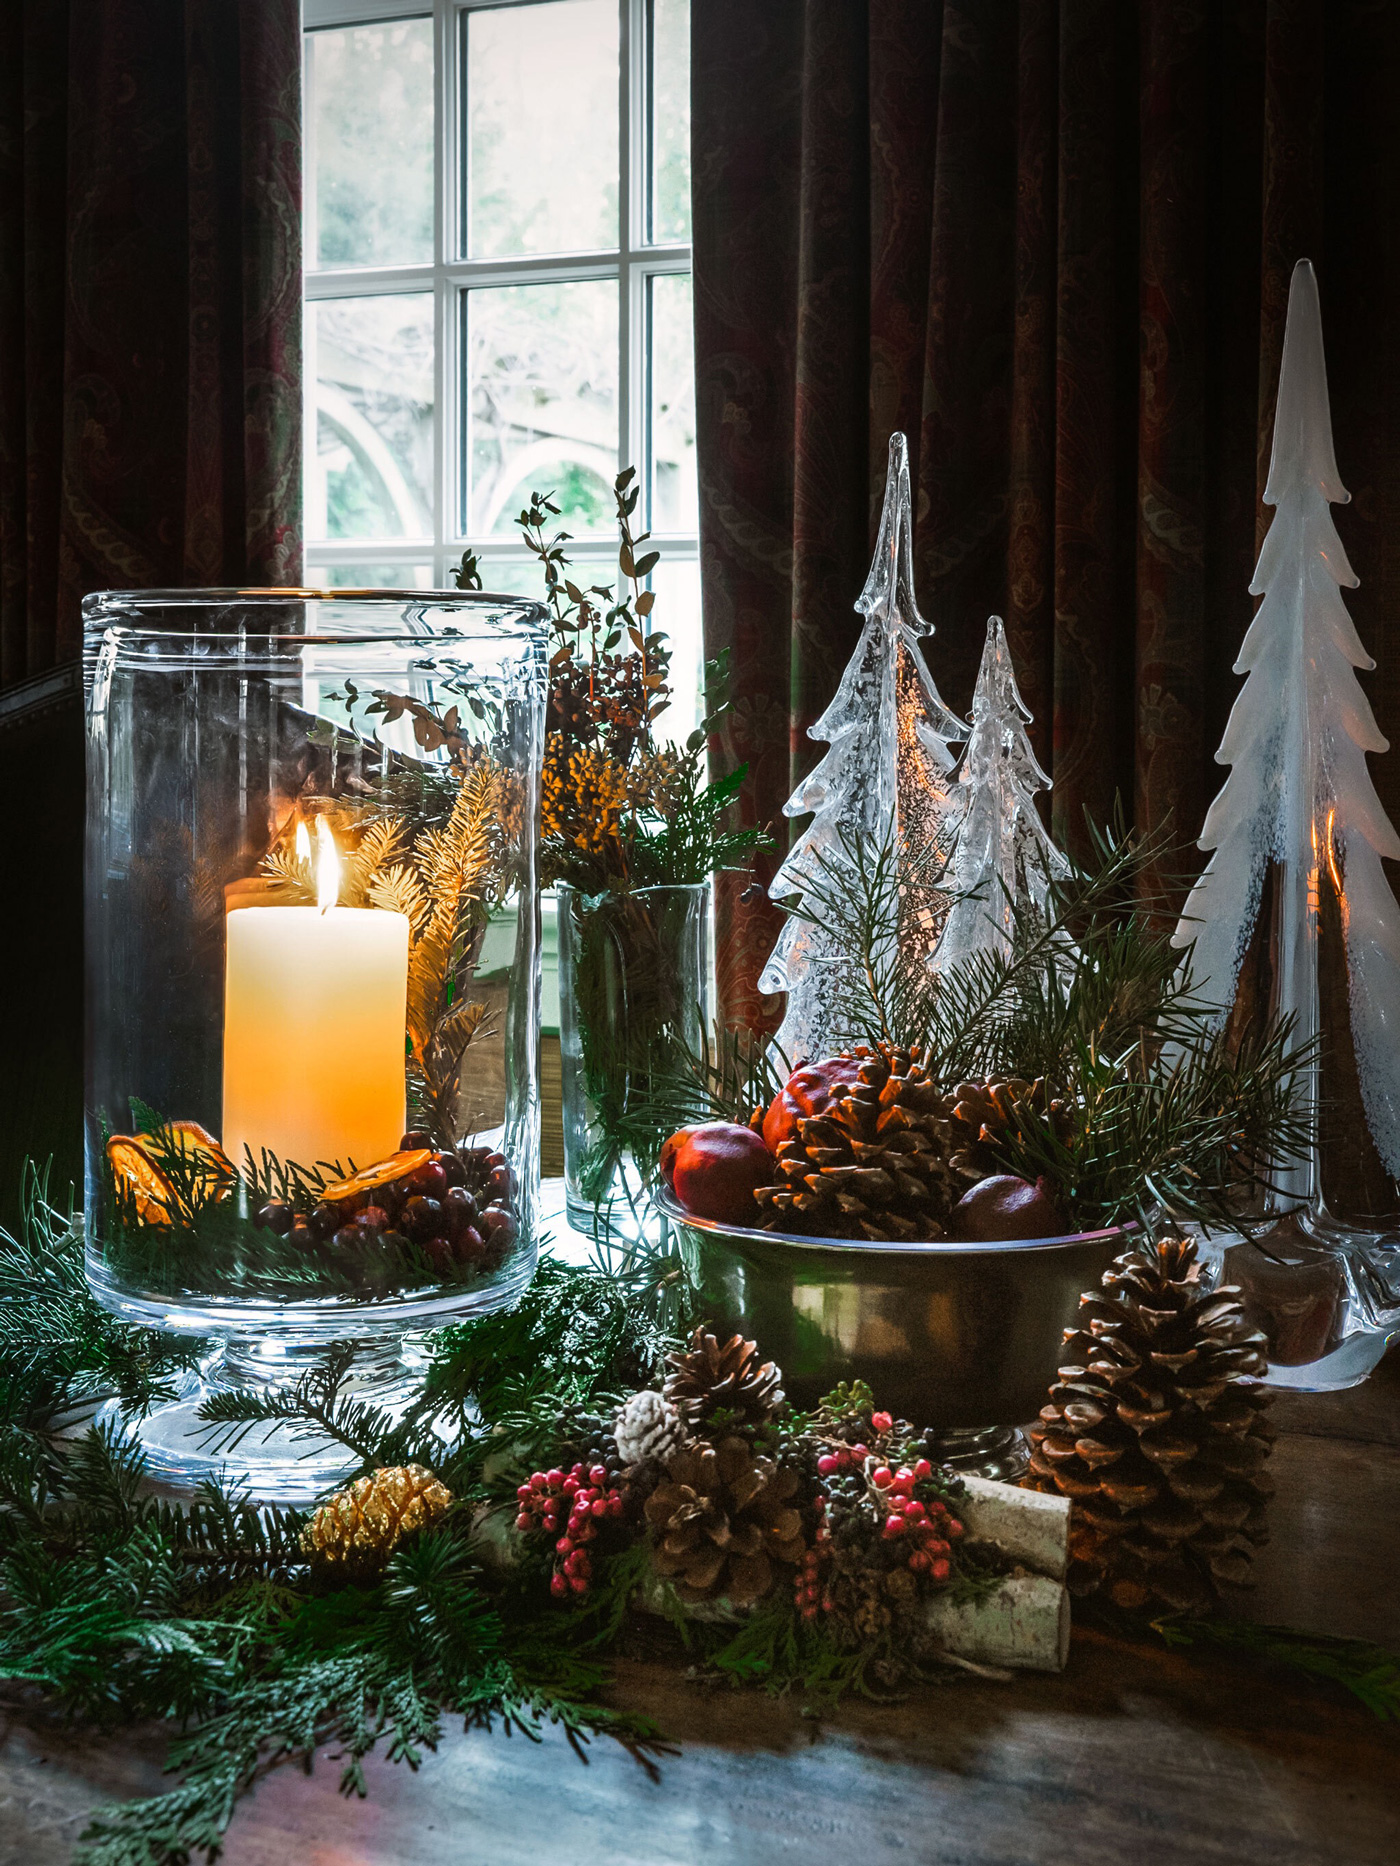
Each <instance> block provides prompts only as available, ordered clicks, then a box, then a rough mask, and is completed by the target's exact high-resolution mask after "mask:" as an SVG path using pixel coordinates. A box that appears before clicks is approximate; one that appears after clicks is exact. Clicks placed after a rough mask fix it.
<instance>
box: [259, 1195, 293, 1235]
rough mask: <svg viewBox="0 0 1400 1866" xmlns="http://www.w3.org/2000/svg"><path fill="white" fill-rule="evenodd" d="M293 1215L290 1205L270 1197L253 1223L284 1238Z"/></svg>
mask: <svg viewBox="0 0 1400 1866" xmlns="http://www.w3.org/2000/svg"><path fill="white" fill-rule="evenodd" d="M295 1216H296V1214H295V1212H293V1210H292V1208H291V1206H290V1205H284V1204H283V1203H282V1201H281V1200H280V1199H272V1200H270V1201H269V1202H268V1203H267V1204H266V1205H264V1206H263V1208H262V1210H261V1211H260V1212H259V1213H258V1215H257V1217H256V1218H255V1219H254V1220H253V1223H254V1224H255V1225H257V1226H258V1227H259V1229H263V1228H266V1229H267V1230H268V1231H275V1232H276V1233H277V1235H278V1237H280V1238H284V1237H286V1235H287V1233H288V1232H289V1231H290V1230H291V1228H292V1220H293V1218H294V1217H295Z"/></svg>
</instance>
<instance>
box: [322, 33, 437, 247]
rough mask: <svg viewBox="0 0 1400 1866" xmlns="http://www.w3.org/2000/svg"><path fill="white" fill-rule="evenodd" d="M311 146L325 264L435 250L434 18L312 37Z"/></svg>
mask: <svg viewBox="0 0 1400 1866" xmlns="http://www.w3.org/2000/svg"><path fill="white" fill-rule="evenodd" d="M307 46H308V54H309V56H308V67H307V68H308V74H309V77H310V96H309V98H308V99H307V102H308V105H309V113H308V114H309V116H310V123H309V126H308V127H309V131H310V134H309V136H308V139H307V142H308V149H307V153H308V156H309V157H310V159H311V161H312V162H313V164H314V166H315V176H314V179H313V182H312V186H313V188H314V190H315V205H316V257H315V261H314V263H315V264H317V265H322V266H391V265H408V264H412V263H414V262H419V261H422V262H427V261H431V259H432V257H433V23H432V21H431V20H430V19H409V20H400V21H397V22H394V23H391V24H386V25H383V26H350V27H346V28H343V29H341V30H340V31H335V32H314V33H308V35H307Z"/></svg>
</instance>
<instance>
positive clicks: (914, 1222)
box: [755, 1043, 980, 1240]
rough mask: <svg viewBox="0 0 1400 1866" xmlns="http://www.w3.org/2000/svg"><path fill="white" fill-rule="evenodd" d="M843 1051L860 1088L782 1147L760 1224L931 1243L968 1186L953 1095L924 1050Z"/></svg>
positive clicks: (800, 1126)
mask: <svg viewBox="0 0 1400 1866" xmlns="http://www.w3.org/2000/svg"><path fill="white" fill-rule="evenodd" d="M850 1054H852V1055H854V1056H861V1057H862V1060H861V1066H860V1080H859V1082H858V1083H857V1084H856V1085H855V1086H854V1087H853V1088H852V1089H851V1090H850V1092H849V1094H847V1095H844V1096H842V1097H841V1099H840V1100H839V1101H834V1102H833V1103H832V1105H831V1107H830V1109H829V1110H828V1111H827V1112H826V1113H825V1114H820V1115H811V1116H808V1117H806V1118H805V1119H799V1120H798V1122H797V1133H796V1135H795V1136H794V1137H793V1138H792V1139H790V1140H785V1141H784V1142H783V1143H782V1145H781V1146H780V1147H779V1149H778V1171H779V1173H780V1174H781V1180H780V1183H779V1184H777V1185H773V1186H765V1187H764V1188H762V1189H761V1190H760V1191H759V1192H758V1193H757V1194H756V1195H755V1196H756V1197H757V1199H758V1202H759V1204H760V1206H762V1207H764V1208H765V1211H766V1217H765V1220H764V1222H765V1223H766V1224H767V1225H768V1227H769V1228H770V1229H773V1230H781V1231H798V1232H806V1233H808V1234H809V1235H812V1236H818V1237H852V1238H875V1239H892V1240H898V1239H904V1240H915V1239H917V1240H926V1239H930V1238H936V1237H938V1236H940V1235H941V1233H942V1221H943V1220H944V1219H945V1218H946V1217H947V1215H948V1213H949V1212H950V1211H951V1210H952V1208H953V1206H954V1205H956V1204H957V1202H958V1200H959V1199H960V1198H961V1197H962V1194H963V1192H964V1191H965V1189H966V1185H967V1175H966V1174H965V1173H963V1172H960V1171H959V1170H958V1169H957V1168H956V1167H955V1166H954V1165H953V1159H952V1156H953V1154H954V1152H955V1151H956V1149H957V1137H956V1135H955V1132H954V1128H953V1123H952V1113H953V1101H952V1097H951V1096H946V1095H944V1094H943V1093H942V1092H941V1091H940V1090H939V1088H938V1086H937V1084H936V1083H935V1082H934V1081H933V1079H932V1077H931V1076H930V1075H929V1072H928V1066H927V1062H926V1058H925V1053H924V1052H923V1051H922V1050H918V1049H913V1050H905V1049H896V1048H895V1047H894V1046H892V1045H890V1044H885V1043H882V1044H880V1045H878V1046H877V1047H876V1048H875V1049H874V1050H871V1051H870V1052H869V1053H868V1054H864V1055H862V1052H861V1051H859V1050H856V1051H852V1052H850ZM979 1176H980V1175H974V1177H979Z"/></svg>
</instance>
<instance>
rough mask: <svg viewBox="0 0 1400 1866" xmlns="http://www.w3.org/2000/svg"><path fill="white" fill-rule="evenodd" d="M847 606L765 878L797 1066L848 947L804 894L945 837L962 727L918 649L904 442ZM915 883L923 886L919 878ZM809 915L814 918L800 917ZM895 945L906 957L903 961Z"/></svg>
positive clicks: (811, 1053) (893, 454) (769, 986)
mask: <svg viewBox="0 0 1400 1866" xmlns="http://www.w3.org/2000/svg"><path fill="white" fill-rule="evenodd" d="M855 606H856V610H857V612H858V613H859V614H861V615H863V616H864V617H865V618H866V621H865V627H864V629H863V630H862V631H861V636H860V640H859V642H858V643H857V644H856V651H855V653H854V654H853V655H852V656H851V659H850V661H849V663H848V664H847V666H846V670H845V672H844V673H843V675H842V676H841V681H840V684H839V686H838V687H837V690H836V695H835V698H834V699H833V700H832V702H831V705H830V706H829V707H828V708H827V709H826V711H825V712H824V713H823V714H822V716H821V718H820V719H819V720H817V722H816V724H815V725H813V726H812V727H810V728H809V736H810V737H811V738H813V739H820V740H824V741H825V742H826V743H827V745H828V746H829V747H830V749H829V750H828V752H827V754H826V756H825V757H824V758H823V759H822V760H821V762H820V764H818V765H817V767H816V768H815V770H813V772H812V773H811V775H810V776H809V777H807V778H806V779H804V781H803V782H802V783H801V784H799V785H798V787H797V789H796V790H795V791H794V792H793V794H792V796H791V797H790V798H789V799H788V802H787V804H786V805H785V814H786V815H788V816H806V815H809V814H810V815H811V816H812V819H813V820H812V822H811V823H810V824H809V825H808V827H807V829H806V830H805V831H804V832H803V834H802V835H801V836H800V837H799V838H798V840H797V842H796V843H794V845H793V847H792V849H791V851H790V853H789V855H788V857H787V860H786V861H785V862H784V863H783V865H782V867H781V868H780V869H779V870H778V873H777V874H776V876H775V877H774V879H773V881H772V883H771V885H770V886H769V890H768V892H769V894H770V895H771V897H772V898H773V900H775V901H777V902H779V903H780V904H781V905H784V906H787V907H789V908H790V909H793V910H794V911H792V912H790V915H789V918H788V921H787V924H786V925H785V926H784V928H783V931H782V933H781V935H780V936H779V939H778V943H777V945H776V946H775V947H774V949H773V952H772V954H771V956H770V958H769V960H768V963H767V965H766V966H765V967H764V970H763V973H762V975H761V977H760V979H759V989H760V990H761V991H785V992H786V993H787V1008H786V1012H785V1014H784V1018H783V1023H782V1027H781V1029H780V1030H779V1032H778V1035H777V1042H778V1045H779V1047H780V1048H781V1050H782V1052H783V1054H784V1056H785V1057H787V1058H788V1059H789V1061H790V1062H792V1063H793V1064H794V1065H795V1064H797V1063H798V1062H800V1061H804V1060H814V1059H816V1058H817V1057H819V1056H823V1055H829V1054H830V1053H831V1051H832V1050H833V1049H834V1048H837V1047H839V1045H840V1043H841V1042H842V1040H843V1038H844V1035H845V1033H844V1032H843V1030H842V1029H841V1027H840V1018H839V1011H838V1009H837V1003H838V999H839V996H840V990H839V979H840V974H841V970H842V966H843V962H844V960H845V958H846V955H845V954H843V952H842V951H841V950H840V946H841V940H840V936H839V935H838V933H837V932H836V930H835V929H833V928H832V927H830V926H828V925H825V924H822V923H821V922H820V921H819V920H818V919H817V918H816V917H815V910H814V909H812V907H811V902H810V899H809V900H808V908H809V912H808V914H804V913H803V911H802V905H803V901H804V897H810V896H811V894H812V892H813V890H814V889H817V890H818V891H820V892H822V893H824V894H825V895H826V896H827V897H828V898H829V897H830V894H831V891H832V888H833V885H839V877H840V875H841V872H842V868H843V866H849V864H850V862H851V859H852V851H853V850H854V849H855V848H857V847H863V848H865V849H867V850H879V849H883V848H886V847H890V848H892V849H893V851H894V857H895V863H896V867H897V868H899V869H903V870H905V871H907V873H908V874H909V876H910V877H911V878H913V877H915V876H916V875H921V874H922V873H923V871H924V869H925V867H926V863H927V859H928V855H929V852H930V851H932V850H934V849H935V848H937V847H938V846H939V844H940V842H941V841H942V840H943V839H945V837H946V830H947V823H948V818H949V813H950V811H951V808H952V795H951V780H952V771H953V764H954V755H953V750H952V747H953V745H955V744H958V743H960V742H961V741H962V740H963V739H965V738H966V736H967V727H966V725H965V724H964V722H963V721H962V720H960V719H959V718H958V717H957V715H956V714H955V713H952V712H950V711H949V710H948V708H947V707H946V706H945V705H944V703H943V701H942V699H941V698H940V697H939V694H938V691H937V689H936V688H935V686H934V684H933V681H932V679H931V678H930V677H929V673H928V669H927V667H926V666H925V664H924V659H923V655H922V653H921V651H920V649H919V645H918V644H919V641H920V639H921V638H923V637H926V636H928V635H931V634H932V633H933V629H932V625H931V624H930V623H928V622H926V621H925V620H924V618H923V617H922V616H921V615H920V614H919V609H918V605H917V603H916V602H915V600H914V557H913V507H912V500H911V496H910V487H909V450H908V445H907V443H906V441H905V438H904V436H903V435H902V434H892V435H891V436H890V452H889V470H888V476H887V478H886V481H885V502H884V508H883V511H882V512H881V515H880V531H879V537H878V540H877V542H876V545H875V556H874V559H873V561H872V563H871V566H870V574H869V576H868V577H867V578H866V582H865V588H864V589H863V590H862V591H861V593H860V596H859V597H858V598H857V600H856V605H855ZM914 885H918V886H922V883H921V882H916V883H915V884H914ZM929 895H930V905H929V907H928V908H927V909H921V911H920V915H919V916H918V917H917V918H919V919H920V920H922V922H923V928H922V931H923V938H924V943H923V946H922V950H920V951H917V952H912V951H911V952H910V953H909V954H908V963H909V964H910V965H916V964H922V963H923V962H924V960H925V959H926V958H927V956H928V954H929V952H931V951H932V949H933V947H934V945H935V943H936V941H937V937H938V932H939V924H940V918H941V915H940V912H939V907H938V903H937V899H936V896H935V895H934V894H933V891H932V890H929ZM809 916H810V917H809ZM903 958H904V955H903V954H901V959H903Z"/></svg>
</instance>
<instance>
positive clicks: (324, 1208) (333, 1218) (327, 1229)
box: [308, 1199, 342, 1238]
mask: <svg viewBox="0 0 1400 1866" xmlns="http://www.w3.org/2000/svg"><path fill="white" fill-rule="evenodd" d="M341 1222H342V1220H341V1214H340V1207H339V1206H338V1205H328V1204H327V1203H326V1201H325V1200H324V1199H322V1201H321V1203H320V1204H319V1205H318V1206H316V1208H315V1209H314V1210H313V1212H312V1214H311V1217H310V1219H309V1220H308V1223H309V1224H310V1226H311V1229H312V1230H313V1231H314V1232H315V1233H316V1235H317V1237H318V1238H328V1237H330V1235H331V1233H332V1232H334V1231H338V1230H339V1229H340V1226H341Z"/></svg>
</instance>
